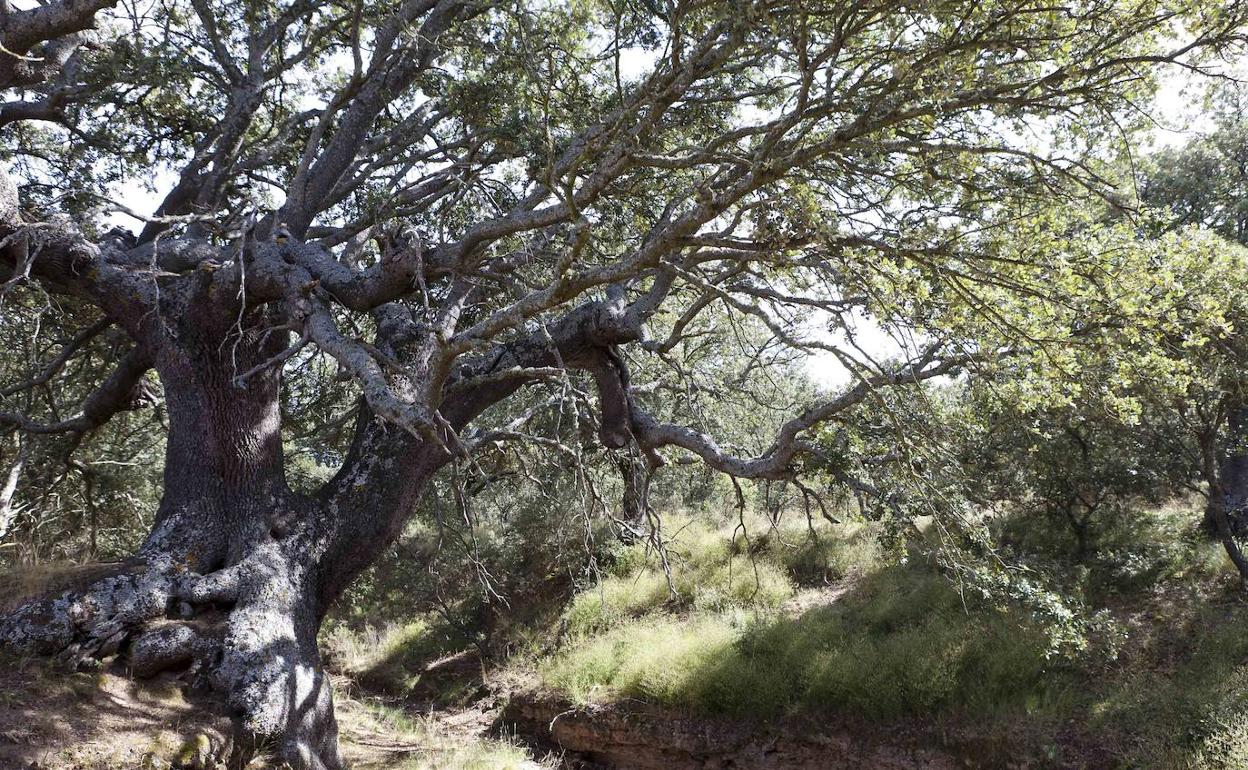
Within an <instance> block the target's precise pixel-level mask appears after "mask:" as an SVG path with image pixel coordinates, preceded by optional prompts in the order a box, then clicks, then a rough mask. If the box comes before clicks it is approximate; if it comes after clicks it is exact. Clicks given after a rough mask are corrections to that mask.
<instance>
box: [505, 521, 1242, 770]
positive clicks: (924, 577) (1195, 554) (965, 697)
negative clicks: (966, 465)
mask: <svg viewBox="0 0 1248 770" xmlns="http://www.w3.org/2000/svg"><path fill="white" fill-rule="evenodd" d="M1142 518H1144V519H1147V521H1146V524H1147V526H1142V525H1138V523H1137V525H1136V526H1135V527H1134V528H1133V531H1132V533H1131V534H1130V535H1129V537H1128V536H1124V537H1121V538H1119V539H1118V540H1116V541H1113V544H1112V547H1108V546H1107V548H1106V553H1105V554H1104V558H1102V559H1101V560H1100V561H1099V562H1097V563H1094V564H1093V565H1092V566H1091V567H1090V568H1087V570H1086V572H1087V573H1089V574H1090V575H1091V577H1089V576H1088V575H1083V577H1084V582H1083V586H1084V589H1085V592H1086V595H1087V596H1088V597H1089V601H1090V602H1092V603H1094V604H1095V605H1098V606H1107V607H1110V608H1111V613H1112V617H1113V619H1114V622H1113V624H1112V625H1111V626H1110V628H1112V629H1113V633H1109V634H1107V635H1106V636H1107V639H1108V638H1112V640H1113V643H1112V644H1110V643H1109V642H1108V641H1106V640H1102V644H1100V645H1095V646H1094V647H1093V649H1091V650H1089V651H1088V652H1087V654H1085V655H1083V656H1079V657H1069V656H1067V657H1063V656H1053V655H1051V654H1050V649H1051V648H1050V645H1049V643H1048V642H1049V640H1048V637H1047V636H1046V634H1045V633H1044V630H1043V629H1042V628H1041V627H1040V626H1038V625H1037V624H1036V623H1035V622H1034V621H1033V620H1032V619H1031V618H1030V617H1029V616H1027V615H1026V614H1025V613H1023V612H1020V611H1019V610H1017V609H1010V608H1002V607H994V606H991V605H989V604H987V603H986V602H984V601H976V600H975V599H974V598H972V597H969V596H962V595H959V594H958V592H957V591H956V590H955V589H954V587H953V586H952V585H951V584H950V583H949V582H948V581H946V580H945V579H944V578H942V577H941V576H940V575H939V574H937V573H936V572H935V571H933V570H932V569H930V568H929V567H927V566H925V565H924V564H922V563H920V562H918V561H917V560H913V559H912V560H911V561H910V563H908V564H902V563H898V562H897V560H890V559H888V558H885V557H884V556H883V555H882V554H881V553H880V552H879V549H878V548H877V547H876V546H875V545H874V540H873V539H872V538H871V537H870V536H869V535H870V533H869V532H866V531H864V530H861V529H860V530H844V529H842V530H840V531H824V532H823V533H822V534H821V537H820V539H819V541H818V542H812V541H811V540H810V539H809V538H808V537H806V536H805V535H804V534H803V533H802V532H800V531H787V532H785V531H780V532H775V531H773V532H772V533H770V535H768V536H767V537H765V538H757V539H755V540H753V541H752V542H751V543H750V545H749V546H748V548H747V546H746V545H745V544H744V543H743V541H742V539H741V538H740V537H739V536H738V538H737V539H736V542H735V544H734V543H733V541H732V540H731V529H732V528H731V525H730V526H729V527H727V528H725V529H721V530H715V529H714V528H712V527H708V526H707V525H705V524H701V523H698V522H687V523H685V525H684V528H683V530H682V531H681V532H679V533H678V534H677V535H676V542H675V544H674V547H673V548H672V549H671V550H672V557H671V563H672V587H673V588H674V589H675V597H673V596H672V595H671V594H670V593H669V591H668V584H667V580H666V577H665V576H664V574H663V572H662V571H661V570H659V569H658V568H657V565H655V564H654V563H653V559H650V558H647V557H646V554H645V552H644V551H643V550H642V549H641V548H639V547H635V548H633V549H630V550H629V551H627V552H625V553H624V554H623V556H622V558H621V559H620V560H619V562H617V564H616V565H615V567H614V569H613V571H612V573H611V574H609V575H607V576H606V577H605V578H604V579H603V580H602V581H601V583H600V584H599V585H598V586H596V587H593V588H590V589H589V590H586V591H584V592H583V593H581V594H579V595H577V596H576V597H575V599H574V600H573V601H572V602H571V603H570V605H569V607H568V609H567V611H566V612H565V614H564V631H565V634H566V636H565V638H564V640H563V643H562V644H561V645H560V646H559V649H558V650H557V651H555V652H554V653H553V654H551V653H548V654H534V655H530V656H529V657H528V658H527V659H522V660H519V661H516V662H515V663H514V665H516V666H518V667H520V668H522V669H525V670H527V671H528V672H529V673H530V675H533V676H535V677H536V678H538V679H539V680H540V682H541V683H542V685H544V686H545V687H547V688H551V689H553V690H555V691H557V692H559V693H562V694H564V695H566V696H569V697H571V698H572V699H574V700H576V701H579V702H584V703H594V702H596V703H603V702H609V701H614V700H620V699H626V698H631V699H640V700H643V701H646V702H650V703H658V704H664V705H667V706H671V707H674V708H677V709H679V710H681V711H682V712H685V713H694V714H702V715H713V716H730V717H737V718H750V719H763V720H775V719H791V718H797V717H802V716H807V717H809V716H818V715H840V716H845V715H848V716H852V717H855V718H865V720H866V721H868V722H870V723H873V724H881V723H884V724H889V723H892V724H898V725H902V724H905V723H907V722H909V723H914V722H915V721H916V720H917V721H922V722H926V723H937V724H940V725H942V726H943V727H942V728H941V729H942V730H950V731H961V732H962V733H963V734H964V735H965V734H968V733H969V734H971V735H974V734H978V737H979V738H983V739H987V740H989V741H994V740H995V741H999V742H1004V743H1006V744H1009V745H1008V746H1006V747H1005V748H1006V750H1007V752H1008V753H1010V754H1013V755H1017V754H1019V753H1021V754H1023V755H1029V756H1031V757H1032V758H1033V759H1034V760H1035V761H1037V762H1040V763H1053V764H1058V765H1061V764H1082V763H1086V762H1090V763H1092V764H1095V765H1099V766H1104V765H1111V766H1112V765H1118V764H1121V765H1122V766H1144V767H1192V768H1236V767H1246V766H1248V634H1245V633H1244V632H1243V630H1244V628H1245V627H1246V625H1245V624H1246V623H1248V609H1246V608H1245V607H1244V606H1243V605H1242V603H1241V602H1240V600H1239V598H1238V597H1237V596H1236V595H1235V593H1234V588H1233V585H1234V581H1233V580H1231V576H1230V573H1229V571H1228V570H1227V569H1226V565H1224V564H1223V563H1222V562H1221V559H1220V558H1219V557H1218V556H1217V553H1218V552H1217V550H1216V549H1215V548H1211V547H1210V546H1209V544H1206V543H1201V542H1199V540H1198V539H1197V538H1194V537H1193V536H1192V534H1191V533H1190V532H1189V531H1188V526H1189V524H1188V523H1189V522H1192V521H1195V520H1196V517H1195V516H1193V515H1192V513H1191V512H1190V511H1188V510H1181V509H1171V510H1166V511H1156V512H1151V513H1149V514H1147V515H1146V516H1143V517H1142ZM746 550H748V552H749V555H748V556H747V555H745V554H743V553H742V552H743V551H746ZM1081 574H1082V573H1081ZM1111 650H1112V651H1113V652H1112V653H1111Z"/></svg>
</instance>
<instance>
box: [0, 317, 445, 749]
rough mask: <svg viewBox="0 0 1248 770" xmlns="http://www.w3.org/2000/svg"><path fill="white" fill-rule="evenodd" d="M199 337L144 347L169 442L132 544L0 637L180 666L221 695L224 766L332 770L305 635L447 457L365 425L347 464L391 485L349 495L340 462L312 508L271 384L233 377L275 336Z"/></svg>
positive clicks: (68, 654)
mask: <svg viewBox="0 0 1248 770" xmlns="http://www.w3.org/2000/svg"><path fill="white" fill-rule="evenodd" d="M203 329H204V327H202V326H201V327H199V328H198V330H192V329H191V328H190V327H183V328H182V329H180V330H179V331H180V332H182V333H181V334H179V335H178V336H177V338H176V340H175V339H174V338H173V335H168V336H166V337H165V338H164V339H162V340H161V341H160V342H159V343H158V344H157V345H156V346H155V350H153V351H152V361H153V364H154V368H155V369H156V371H157V372H158V374H159V375H160V379H161V381H162V383H163V384H164V388H165V397H166V401H167V403H168V409H169V419H170V431H169V440H168V447H167V454H166V467H165V489H164V497H163V499H162V501H161V505H160V508H159V511H158V513H157V518H156V522H155V524H154V526H153V528H152V531H151V533H150V534H149V536H148V537H147V539H146V542H145V543H144V544H143V546H142V547H141V549H140V550H139V551H138V553H136V554H135V555H134V557H133V558H132V559H131V560H130V561H129V562H128V563H127V564H125V565H124V566H123V568H122V569H121V570H119V572H118V574H116V575H114V576H111V577H109V578H106V579H104V580H101V581H99V582H97V583H95V584H94V585H91V586H89V587H87V588H86V589H84V590H80V591H75V592H70V593H67V594H64V595H62V596H59V597H55V598H51V599H47V600H44V601H40V602H37V603H34V604H30V605H27V606H25V607H22V608H19V609H18V610H17V611H16V612H14V613H12V614H10V615H9V616H7V617H5V618H3V619H0V640H3V642H4V643H5V645H6V646H8V647H10V648H14V649H18V650H21V651H25V652H32V653H41V654H52V655H57V656H60V657H62V658H63V659H65V660H67V661H68V662H70V663H72V664H74V665H77V666H91V665H94V664H95V661H97V660H100V659H103V658H106V657H109V656H112V655H117V654H120V655H121V656H122V658H121V659H122V660H123V661H126V662H128V664H129V665H130V666H131V667H132V669H133V671H134V673H135V674H137V675H152V674H155V673H158V672H161V671H166V670H170V669H182V670H185V671H186V672H187V673H188V675H189V677H190V678H191V679H192V680H193V681H194V682H196V683H199V684H200V685H202V686H205V687H211V688H212V689H214V690H217V691H219V692H221V693H222V694H223V695H224V696H225V698H226V700H227V702H228V704H229V708H230V711H231V713H232V715H233V716H234V717H235V721H236V726H237V733H236V740H235V745H234V751H233V754H234V757H233V760H232V761H233V762H234V763H235V764H236V765H241V764H243V763H245V762H246V761H247V760H248V758H249V757H250V756H251V755H252V754H253V753H254V752H255V751H257V750H266V751H272V752H273V753H275V754H276V755H277V757H278V758H279V759H280V760H282V761H285V762H287V763H289V764H290V765H291V766H293V767H297V768H338V767H341V766H342V760H341V758H340V756H339V753H338V746H337V729H336V726H335V722H334V713H333V699H332V695H331V692H330V685H329V680H328V678H327V676H326V675H325V673H324V671H323V669H322V667H321V663H320V658H319V655H318V652H317V645H316V635H317V631H318V629H319V627H320V623H321V620H322V618H323V617H324V615H325V612H326V610H327V609H328V607H329V606H330V604H331V602H332V601H333V600H334V598H336V597H337V596H338V594H339V593H340V592H341V591H342V590H343V589H344V588H345V587H346V586H347V584H348V583H349V582H350V580H351V579H352V578H353V577H354V576H355V575H356V574H358V573H359V572H360V571H361V570H363V569H364V568H365V567H367V565H368V564H370V563H371V562H372V561H373V559H375V558H376V556H377V555H378V554H379V553H380V551H381V550H382V549H383V548H384V547H385V545H386V544H387V543H388V542H389V541H390V540H391V539H392V537H393V536H394V535H395V534H396V533H397V531H398V528H399V527H400V526H401V522H402V513H403V512H405V511H407V510H410V509H411V503H412V502H413V501H414V497H413V496H414V495H416V494H418V493H419V490H420V489H421V488H422V487H423V484H424V481H425V480H426V479H427V478H428V477H429V475H431V474H432V472H433V471H434V470H435V469H436V468H437V467H438V466H439V465H440V464H441V463H443V462H445V460H446V459H447V456H446V454H445V452H443V451H442V450H441V449H439V448H436V447H429V446H426V445H424V444H422V443H421V442H419V441H416V440H415V439H413V437H411V436H409V435H406V434H404V435H402V436H395V435H393V434H394V433H395V432H394V431H387V430H385V429H382V428H380V427H376V428H374V427H370V425H369V423H371V422H372V421H371V419H370V418H367V417H366V418H363V420H364V424H363V425H362V430H361V444H360V446H358V447H357V449H356V454H360V453H364V452H369V451H375V452H376V453H377V454H376V456H377V457H379V458H382V457H384V458H387V459H386V460H385V462H393V463H394V464H395V465H396V466H399V465H401V466H402V468H401V469H400V468H398V467H396V468H395V481H396V482H400V483H396V484H393V485H386V486H385V487H384V488H382V487H378V486H374V485H369V484H366V483H363V482H365V481H367V480H368V479H369V478H370V477H368V476H367V475H364V474H363V472H362V471H361V469H360V464H359V463H352V464H351V466H350V467H352V468H353V469H354V470H355V475H351V476H347V475H345V474H344V477H343V478H341V479H338V480H336V482H335V483H332V484H331V485H330V486H329V487H327V489H326V491H325V493H324V494H323V495H322V496H321V497H319V498H309V497H304V496H301V495H298V494H296V493H294V492H292V491H291V489H290V488H289V487H288V486H287V484H286V481H285V478H284V474H283V458H282V451H281V435H280V425H281V422H280V414H279V403H278V377H279V375H278V374H277V373H276V369H274V370H269V371H267V372H263V373H261V374H259V375H257V376H256V377H253V378H251V379H249V380H247V381H246V383H237V382H236V381H235V374H234V373H235V372H240V371H246V370H248V369H249V368H250V367H252V366H253V365H255V364H256V363H258V362H262V361H264V360H265V359H266V357H268V356H271V355H272V354H273V352H274V348H276V349H277V350H281V349H282V346H283V344H284V342H283V340H281V339H280V338H281V337H283V336H284V335H281V334H270V335H267V339H266V335H262V334H257V333H244V334H243V335H242V336H241V337H240V338H239V339H238V340H237V345H232V344H231V343H230V342H229V341H228V340H229V337H228V335H222V336H217V335H214V334H212V333H203ZM214 337H215V340H214ZM221 339H226V340H227V342H226V343H225V344H222V343H221V342H220V340H221ZM370 442H372V443H374V444H375V443H377V442H388V443H390V444H394V445H395V446H386V447H380V446H373V447H368V446H366V445H367V444H369V443H370ZM399 445H401V446H399ZM395 450H400V452H399V454H398V455H397V456H396V454H395Z"/></svg>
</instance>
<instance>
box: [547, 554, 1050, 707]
mask: <svg viewBox="0 0 1248 770" xmlns="http://www.w3.org/2000/svg"><path fill="white" fill-rule="evenodd" d="M693 606H694V607H695V609H694V610H693V611H691V612H690V614H688V615H687V616H685V617H677V616H672V615H663V614H655V615H649V616H645V617H641V618H637V619H632V620H626V621H623V622H620V623H618V624H616V625H614V626H612V627H610V628H608V629H607V630H605V631H602V632H600V633H596V634H587V635H582V636H581V637H579V638H577V639H576V640H575V641H573V643H572V644H571V645H570V646H569V647H568V648H567V649H565V650H564V651H562V652H561V653H559V654H557V655H556V656H554V657H553V658H552V659H550V660H549V661H547V662H546V663H545V664H544V665H542V666H541V667H540V673H541V675H542V678H543V680H544V682H545V683H546V684H547V685H548V686H550V687H553V688H555V689H557V690H560V691H562V692H564V693H566V694H568V695H569V696H571V697H572V698H574V699H576V700H579V701H594V700H607V699H612V698H619V697H635V698H641V699H644V700H647V701H652V702H657V703H662V704H666V705H673V706H683V707H688V708H690V709H692V710H694V711H697V712H700V713H707V714H728V715H737V716H756V717H764V718H767V717H778V716H782V715H785V714H789V713H793V712H814V711H825V710H831V711H837V712H846V713H854V714H861V715H865V716H869V717H873V718H880V719H891V718H897V717H901V716H906V715H914V714H924V713H932V712H939V711H946V710H959V711H973V712H977V713H992V712H995V711H998V710H1000V709H1003V708H1014V709H1018V710H1020V711H1027V710H1033V711H1034V710H1037V709H1039V708H1041V707H1047V704H1048V703H1049V702H1051V701H1053V700H1054V699H1055V698H1060V697H1061V694H1060V693H1059V692H1055V691H1051V690H1052V687H1051V683H1050V680H1049V679H1046V675H1047V674H1049V673H1051V671H1050V663H1049V661H1047V660H1046V658H1045V650H1046V644H1047V640H1046V637H1045V636H1044V634H1043V633H1041V632H1040V630H1039V629H1037V628H1035V627H1034V626H1032V625H1031V624H1029V623H1028V622H1027V621H1026V620H1024V619H1022V618H1020V617H1017V616H1015V615H1010V614H1006V613H1002V612H998V611H996V610H993V609H990V608H979V609H972V610H971V611H970V612H969V613H968V612H966V611H965V610H964V608H963V606H962V603H961V601H960V599H959V597H958V596H957V594H956V593H955V592H954V590H953V588H952V587H951V586H950V585H949V584H948V583H947V581H945V580H944V579H943V578H941V577H940V576H938V575H936V574H933V573H931V572H925V571H923V570H921V569H918V568H914V567H890V568H885V569H881V570H879V571H877V572H876V573H873V574H872V575H870V576H868V577H866V578H864V579H863V580H862V581H861V583H860V584H859V585H858V587H857V588H856V589H854V590H853V591H852V592H851V593H850V594H849V595H847V596H845V597H843V598H842V599H841V600H840V601H838V602H837V603H835V604H833V605H830V606H823V607H816V608H814V609H811V610H808V611H806V612H805V613H803V614H801V615H800V616H798V617H784V616H783V615H781V614H779V613H775V612H770V611H768V610H767V609H766V608H762V607H757V606H753V607H751V606H748V605H744V606H742V605H730V606H729V607H728V608H725V607H718V608H716V609H714V610H703V609H699V608H697V607H698V602H697V599H696V597H695V600H694V602H693ZM1063 681H1064V680H1063Z"/></svg>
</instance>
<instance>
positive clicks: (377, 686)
mask: <svg viewBox="0 0 1248 770" xmlns="http://www.w3.org/2000/svg"><path fill="white" fill-rule="evenodd" d="M466 644H467V642H465V641H464V640H463V639H462V638H461V637H460V636H459V635H458V634H456V633H453V632H451V631H449V630H448V629H447V628H446V627H445V625H444V624H442V623H441V622H439V621H438V620H437V619H432V618H427V617H417V618H415V619H413V620H410V621H408V622H406V623H401V624H400V623H393V624H389V625H385V626H365V627H363V628H352V627H351V626H348V625H345V624H336V625H327V627H326V628H325V629H323V630H322V632H321V637H320V645H321V651H322V654H323V655H324V657H325V661H326V665H327V666H328V667H329V669H330V670H331V671H334V672H336V673H340V674H345V675H347V676H349V677H351V678H352V679H354V680H355V681H357V682H359V683H360V684H362V685H364V686H365V687H367V688H368V689H371V690H376V691H378V692H383V693H389V694H392V695H402V694H404V693H406V692H408V691H409V690H411V689H412V687H414V686H415V685H416V683H417V682H418V681H419V680H420V675H421V671H423V670H424V668H425V666H426V665H428V664H429V663H430V662H432V661H433V660H435V659H437V658H438V657H440V656H442V655H444V654H446V653H448V652H454V651H458V650H460V649H462V648H463V647H464V646H466Z"/></svg>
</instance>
